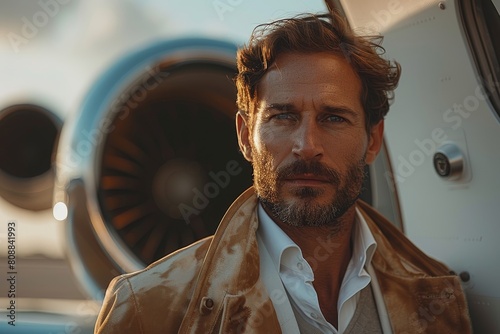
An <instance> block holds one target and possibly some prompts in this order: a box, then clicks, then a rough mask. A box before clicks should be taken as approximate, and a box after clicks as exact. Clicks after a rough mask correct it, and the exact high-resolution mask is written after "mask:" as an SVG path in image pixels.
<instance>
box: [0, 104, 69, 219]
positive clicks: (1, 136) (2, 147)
mask: <svg viewBox="0 0 500 334" xmlns="http://www.w3.org/2000/svg"><path fill="white" fill-rule="evenodd" d="M61 127H62V121H61V119H60V118H59V117H58V116H56V115H55V114H54V113H52V112H51V111H49V110H48V109H46V108H43V107H41V106H39V105H37V104H29V103H22V104H14V105H11V106H9V107H7V108H5V109H3V110H2V111H1V112H0V196H1V197H2V198H3V199H4V200H6V201H7V202H9V203H11V204H13V205H15V206H17V207H19V208H22V209H26V210H31V211H39V210H45V209H48V208H50V207H51V205H52V193H53V191H54V176H55V173H54V168H53V167H54V166H53V160H54V155H55V150H56V149H57V142H58V137H59V133H60V131H61Z"/></svg>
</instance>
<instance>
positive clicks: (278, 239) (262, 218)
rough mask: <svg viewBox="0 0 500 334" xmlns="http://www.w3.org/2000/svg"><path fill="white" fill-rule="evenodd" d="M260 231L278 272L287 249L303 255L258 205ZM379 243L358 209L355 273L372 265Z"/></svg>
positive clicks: (354, 234)
mask: <svg viewBox="0 0 500 334" xmlns="http://www.w3.org/2000/svg"><path fill="white" fill-rule="evenodd" d="M258 217H259V229H258V233H260V236H261V238H262V241H263V242H264V244H265V245H266V248H267V250H268V252H269V255H270V256H271V258H272V260H273V262H274V265H275V266H276V269H277V270H278V272H279V271H280V266H281V264H282V262H283V256H284V255H286V254H287V253H288V252H285V251H286V250H287V249H290V248H294V249H297V250H298V251H299V253H300V255H302V252H301V251H300V248H299V246H298V245H297V244H296V243H295V242H293V240H292V239H291V238H290V237H289V236H288V235H287V234H286V233H285V232H283V230H282V229H281V228H279V226H278V225H277V224H276V223H275V222H274V221H273V220H272V219H271V217H269V215H268V214H267V212H266V211H265V210H264V208H263V207H262V204H261V203H259V205H258ZM376 247H377V243H376V241H375V238H374V237H373V234H372V233H371V231H370V228H369V227H368V224H367V223H366V220H365V219H364V217H363V215H362V214H361V212H360V211H359V210H358V208H356V216H355V224H354V229H353V254H352V259H351V261H350V262H351V263H350V265H353V266H354V268H353V269H354V270H353V271H352V272H353V273H355V274H357V275H361V273H362V271H363V269H364V267H365V266H366V265H368V264H369V263H371V260H372V258H373V254H374V253H375V249H376Z"/></svg>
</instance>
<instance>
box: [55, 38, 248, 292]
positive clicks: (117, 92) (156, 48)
mask: <svg viewBox="0 0 500 334" xmlns="http://www.w3.org/2000/svg"><path fill="white" fill-rule="evenodd" d="M235 56H236V47H235V46H234V45H232V44H230V43H225V42H221V41H216V40H208V39H180V40H171V41H165V42H161V43H158V44H156V45H153V46H150V47H148V48H146V49H144V50H141V51H139V52H136V53H134V54H131V55H129V56H127V57H126V58H124V59H122V60H121V61H120V62H118V63H117V64H116V65H115V66H113V67H112V68H111V69H110V70H109V71H107V72H106V73H105V74H104V75H103V76H102V77H101V78H100V80H98V82H97V83H96V85H95V86H94V87H93V89H92V90H91V91H90V92H89V94H88V96H87V98H86V99H85V101H84V103H83V106H82V108H81V110H79V111H78V112H77V114H76V115H77V117H76V118H75V119H74V120H73V121H72V122H68V123H69V124H65V126H64V129H63V132H62V134H61V141H60V146H59V150H58V154H57V170H58V173H57V180H56V191H55V193H54V203H57V204H56V205H55V207H61V206H63V207H64V206H65V207H67V218H66V224H67V239H68V252H69V257H70V259H71V263H72V266H73V269H74V270H75V271H76V274H77V277H78V278H79V279H80V281H81V283H82V285H83V287H84V288H85V290H86V291H87V292H88V293H89V295H90V296H91V297H92V298H96V299H99V298H101V297H102V292H103V291H104V289H105V288H106V287H107V284H108V283H109V281H110V279H111V278H112V277H114V276H116V275H118V274H120V273H125V272H130V271H134V270H138V269H142V268H144V267H145V266H146V265H148V264H149V263H151V262H153V261H155V260H157V259H159V258H161V257H163V256H164V255H166V254H168V253H170V252H172V251H174V250H176V249H179V248H181V247H184V246H186V245H188V244H190V243H192V242H194V241H196V240H198V239H201V238H203V237H205V236H208V235H210V234H213V233H214V231H215V229H216V228H217V226H218V223H219V221H220V219H221V218H222V216H223V214H224V212H225V210H226V209H227V207H228V206H229V204H230V203H231V202H232V201H233V200H234V198H236V197H237V196H238V194H239V193H240V192H241V191H243V190H244V189H246V188H247V187H248V186H250V185H251V168H250V165H249V164H248V163H247V162H246V161H245V160H244V158H243V156H242V155H241V154H240V152H239V149H238V146H237V140H236V132H235V127H234V115H235V112H236V104H235V101H236V89H235V85H234V82H233V81H232V80H233V76H234V75H235V73H236V67H235ZM64 216H66V214H63V217H60V218H62V219H64V218H65V217H64Z"/></svg>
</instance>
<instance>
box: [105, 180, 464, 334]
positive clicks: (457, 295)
mask: <svg viewBox="0 0 500 334" xmlns="http://www.w3.org/2000/svg"><path fill="white" fill-rule="evenodd" d="M356 205H357V207H358V209H359V210H360V211H361V213H362V215H363V216H364V218H365V220H366V221H367V223H368V226H369V227H370V230H371V232H372V233H373V235H374V237H375V240H376V242H377V249H376V251H375V254H374V256H373V259H372V266H373V269H374V272H375V275H376V279H377V281H378V285H379V288H380V291H381V294H382V296H383V301H384V304H385V308H386V310H387V315H388V318H389V323H390V326H391V328H392V332H393V333H397V334H410V333H411V334H413V333H439V334H445V333H464V334H467V333H471V332H472V330H471V324H470V319H469V313H468V309H467V304H466V299H465V295H464V292H463V291H462V288H461V285H460V282H459V280H458V278H457V276H456V275H452V274H450V271H449V269H448V268H447V267H446V266H444V265H443V264H441V263H440V262H438V261H436V260H433V259H431V258H430V257H428V256H427V255H425V254H424V253H423V252H422V251H420V250H419V249H417V248H416V247H415V246H414V245H413V244H412V243H411V242H410V241H409V240H408V239H407V238H406V237H405V236H404V235H403V234H402V233H401V232H400V231H399V230H398V229H397V228H395V227H394V226H393V225H392V224H391V223H390V222H389V221H387V220H386V219H385V218H384V217H382V216H381V215H380V214H379V213H378V212H376V211H375V210H374V209H373V208H372V207H370V206H369V205H367V204H366V203H363V202H361V201H358V203H357V204H356ZM257 227H258V219H257V198H256V196H255V194H254V191H253V189H252V188H250V189H249V190H247V191H246V192H244V193H243V194H242V195H241V196H240V197H239V198H238V199H237V200H236V201H235V202H234V203H233V205H232V206H231V207H230V208H229V210H228V211H227V213H226V215H225V216H224V218H223V219H222V221H221V223H220V225H219V227H218V229H217V231H216V233H215V234H214V235H213V236H210V237H207V238H205V239H202V240H200V241H198V242H196V243H194V244H193V245H190V246H188V247H185V248H183V249H180V250H178V251H176V252H174V253H172V254H169V255H167V256H166V257H164V258H162V259H160V260H158V261H157V262H155V263H153V264H151V265H150V266H148V267H147V268H145V269H144V270H141V271H139V272H135V273H131V274H126V275H122V276H119V277H116V278H115V279H113V281H112V282H111V283H110V285H109V288H108V290H107V292H106V296H105V299H104V302H103V305H102V309H101V312H100V314H99V316H98V319H97V323H96V326H95V333H117V334H118V333H119V334H123V333H133V334H141V333H148V334H156V333H164V334H171V333H201V334H207V333H263V334H270V333H281V332H282V331H281V328H280V324H279V322H278V319H277V316H276V312H275V309H274V307H273V303H272V302H271V299H270V297H269V294H268V292H267V289H266V287H265V286H264V284H263V282H262V280H261V279H260V277H259V276H260V274H259V271H260V269H259V248H258V243H257V237H256V231H257ZM285 334H287V333H285Z"/></svg>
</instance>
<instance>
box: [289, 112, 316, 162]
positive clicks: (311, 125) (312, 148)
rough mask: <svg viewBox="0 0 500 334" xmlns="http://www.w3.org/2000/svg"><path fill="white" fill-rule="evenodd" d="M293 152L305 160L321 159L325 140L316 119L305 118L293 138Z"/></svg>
mask: <svg viewBox="0 0 500 334" xmlns="http://www.w3.org/2000/svg"><path fill="white" fill-rule="evenodd" d="M292 140H293V141H294V145H293V149H292V152H293V154H294V155H295V156H296V157H300V158H302V159H303V160H310V159H320V158H321V157H322V156H323V144H324V143H323V142H322V140H321V135H320V129H319V128H318V126H317V124H316V121H315V120H314V119H307V118H303V119H302V121H301V122H300V126H299V127H298V128H297V130H296V131H295V133H294V137H293V138H292Z"/></svg>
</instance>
